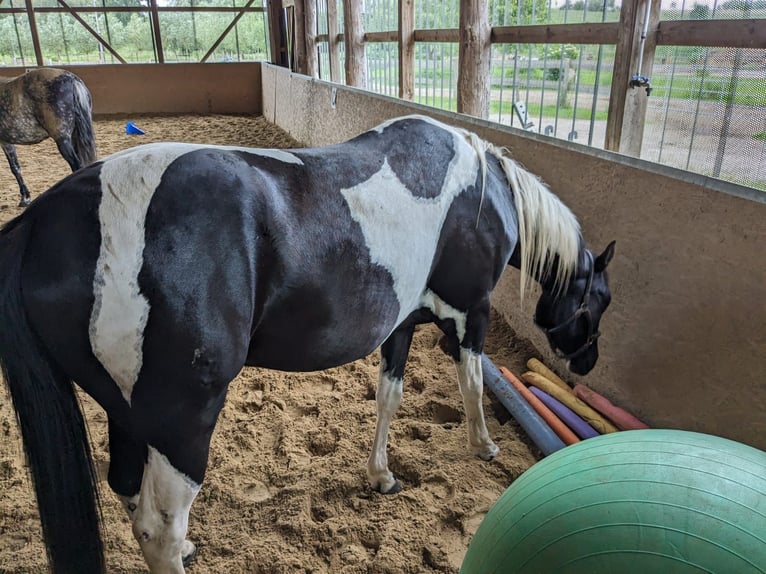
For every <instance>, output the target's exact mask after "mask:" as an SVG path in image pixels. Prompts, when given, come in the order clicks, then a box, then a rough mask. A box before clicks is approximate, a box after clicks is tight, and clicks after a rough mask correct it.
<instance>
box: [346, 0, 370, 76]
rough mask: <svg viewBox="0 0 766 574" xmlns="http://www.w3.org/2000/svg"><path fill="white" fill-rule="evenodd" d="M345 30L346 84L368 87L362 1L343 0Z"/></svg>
mask: <svg viewBox="0 0 766 574" xmlns="http://www.w3.org/2000/svg"><path fill="white" fill-rule="evenodd" d="M343 32H344V38H345V41H346V84H348V85H349V86H356V87H358V88H366V87H367V56H366V54H365V51H364V21H363V20H362V3H361V2H359V1H358V0H343Z"/></svg>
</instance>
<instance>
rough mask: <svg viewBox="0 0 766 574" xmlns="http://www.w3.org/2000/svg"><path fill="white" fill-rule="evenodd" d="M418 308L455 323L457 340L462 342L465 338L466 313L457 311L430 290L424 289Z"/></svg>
mask: <svg viewBox="0 0 766 574" xmlns="http://www.w3.org/2000/svg"><path fill="white" fill-rule="evenodd" d="M420 306H421V307H426V308H427V309H430V310H431V312H432V313H433V314H434V315H436V316H437V317H439V319H452V320H453V321H454V322H455V332H456V334H457V340H458V341H462V340H463V338H464V337H465V325H466V322H467V321H468V314H467V313H463V312H462V311H458V310H457V309H455V308H454V307H453V306H452V305H450V304H449V303H447V302H445V301H444V300H443V299H442V298H441V297H439V296H438V295H437V294H436V293H434V292H433V291H431V290H430V289H426V291H425V293H423V295H422V296H421V298H420Z"/></svg>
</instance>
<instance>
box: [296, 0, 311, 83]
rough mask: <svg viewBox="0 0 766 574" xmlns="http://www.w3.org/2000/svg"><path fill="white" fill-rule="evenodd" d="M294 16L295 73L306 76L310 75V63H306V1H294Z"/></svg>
mask: <svg viewBox="0 0 766 574" xmlns="http://www.w3.org/2000/svg"><path fill="white" fill-rule="evenodd" d="M309 2H311V0H309ZM293 14H294V17H295V26H294V30H295V33H294V36H295V42H294V45H295V71H296V72H298V73H299V74H304V75H306V74H308V69H307V67H308V63H307V62H306V57H307V55H306V42H307V33H306V0H294V3H293Z"/></svg>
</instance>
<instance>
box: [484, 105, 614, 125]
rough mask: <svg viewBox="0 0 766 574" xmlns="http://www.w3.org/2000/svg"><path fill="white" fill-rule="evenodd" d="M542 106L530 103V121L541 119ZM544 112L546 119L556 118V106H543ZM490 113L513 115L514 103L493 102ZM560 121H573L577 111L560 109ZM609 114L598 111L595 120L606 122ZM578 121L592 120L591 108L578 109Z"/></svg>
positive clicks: (528, 113) (528, 111) (528, 107)
mask: <svg viewBox="0 0 766 574" xmlns="http://www.w3.org/2000/svg"><path fill="white" fill-rule="evenodd" d="M540 108H541V106H540V104H536V103H534V102H530V103H529V106H527V116H528V117H529V119H530V120H534V119H535V118H539V117H540ZM542 112H543V114H542V115H543V117H544V118H555V117H556V106H555V105H552V104H549V105H545V106H542ZM489 113H490V115H492V114H494V115H497V114H498V113H503V114H511V113H513V103H512V102H498V101H493V102H490V104H489ZM558 114H559V116H558V117H559V119H564V120H566V119H569V120H571V119H572V118H573V117H574V115H575V109H574V108H559V110H558ZM606 117H607V112H606V110H604V111H596V115H595V118H594V119H595V120H597V121H598V120H602V121H606ZM576 119H578V120H589V119H591V109H590V107H587V108H586V107H578V108H577V118H576Z"/></svg>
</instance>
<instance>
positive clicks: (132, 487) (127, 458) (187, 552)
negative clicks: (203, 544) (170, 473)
mask: <svg viewBox="0 0 766 574" xmlns="http://www.w3.org/2000/svg"><path fill="white" fill-rule="evenodd" d="M109 458H110V461H109V476H108V481H109V486H110V488H111V489H112V490H113V491H114V493H115V494H117V496H118V497H119V499H120V501H121V502H122V505H123V507H124V508H125V511H126V512H127V514H128V517H129V518H130V522H131V524H133V523H134V522H135V520H136V516H137V514H138V510H139V504H140V501H141V484H142V481H143V478H144V469H145V465H146V464H147V463H148V450H147V446H146V444H145V443H143V442H141V441H138V440H136V439H134V438H133V437H132V436H131V435H130V434H128V433H127V432H125V431H124V430H123V429H122V428H121V427H120V426H118V425H117V424H116V423H115V422H114V421H113V420H112V419H111V418H109ZM137 537H138V536H137ZM194 554H195V548H194V544H192V543H191V542H190V541H189V540H184V542H183V545H182V547H181V558H182V563H183V565H184V566H188V565H189V563H190V562H191V561H192V559H193V558H194Z"/></svg>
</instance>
